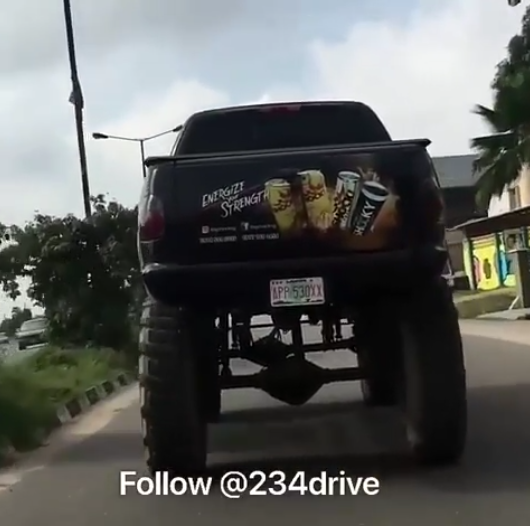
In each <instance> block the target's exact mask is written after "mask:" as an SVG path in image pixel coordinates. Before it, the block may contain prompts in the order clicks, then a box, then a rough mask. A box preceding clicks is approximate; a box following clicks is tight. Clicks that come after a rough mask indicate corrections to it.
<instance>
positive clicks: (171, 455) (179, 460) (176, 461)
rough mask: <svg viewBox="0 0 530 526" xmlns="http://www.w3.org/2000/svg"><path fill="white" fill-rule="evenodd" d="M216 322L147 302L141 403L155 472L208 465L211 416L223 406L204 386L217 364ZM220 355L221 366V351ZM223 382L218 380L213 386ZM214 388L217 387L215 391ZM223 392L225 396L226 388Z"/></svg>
mask: <svg viewBox="0 0 530 526" xmlns="http://www.w3.org/2000/svg"><path fill="white" fill-rule="evenodd" d="M210 321H211V324H210ZM213 321H214V320H211V319H210V318H209V317H204V316H200V314H198V313H194V312H193V313H192V312H189V311H187V310H186V309H174V308H168V307H165V306H162V305H160V304H158V303H154V302H152V301H148V302H146V304H145V305H144V312H143V315H142V328H141V331H140V364H139V369H140V371H139V372H140V404H141V418H142V433H143V442H144V447H145V450H146V455H147V465H148V468H149V470H150V472H151V473H152V474H154V473H156V472H159V471H168V472H170V473H172V474H174V475H181V474H195V473H200V472H201V471H203V470H204V469H205V468H206V456H207V421H208V417H209V416H210V415H209V413H210V412H211V411H214V410H215V408H216V407H217V405H216V403H215V400H214V401H213V402H212V400H211V399H210V398H209V397H206V396H205V392H204V391H201V389H202V387H203V386H204V385H205V384H206V382H207V380H209V379H208V378H205V377H206V376H207V375H208V373H209V372H211V370H212V369H213V367H212V366H211V365H210V364H208V358H209V357H211V356H212V355H214V352H213V349H211V348H208V347H207V346H208V344H209V343H211V342H210V338H211V339H212V341H215V331H214V324H213ZM214 349H215V350H216V348H215V347H214ZM215 360H216V361H215V364H216V365H217V355H216V354H215ZM205 364H206V365H207V366H206V367H203V365H205ZM208 366H209V367H208ZM217 376H218V375H217ZM218 385H219V382H218V381H216V382H215V383H214V386H213V387H215V386H218ZM213 390H214V389H213V388H212V386H211V387H210V393H212V391H213ZM217 396H218V397H219V399H220V391H219V392H218V393H217ZM214 398H215V397H214ZM206 401H208V403H206Z"/></svg>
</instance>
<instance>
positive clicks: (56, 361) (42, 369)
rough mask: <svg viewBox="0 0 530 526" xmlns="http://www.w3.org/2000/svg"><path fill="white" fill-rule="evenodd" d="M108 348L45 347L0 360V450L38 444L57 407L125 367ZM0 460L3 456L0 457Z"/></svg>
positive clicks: (20, 448) (47, 428)
mask: <svg viewBox="0 0 530 526" xmlns="http://www.w3.org/2000/svg"><path fill="white" fill-rule="evenodd" d="M122 364H123V358H122V357H120V356H119V355H118V354H117V353H115V352H113V351H110V350H94V349H93V350H87V349H77V350H71V351H65V350H63V349H58V348H46V349H43V350H40V351H38V352H37V353H35V354H34V355H33V356H31V357H29V358H28V359H27V360H24V361H22V362H17V363H15V364H14V365H10V364H3V363H1V362H0V414H1V415H2V418H1V419H0V449H1V446H2V445H4V444H6V443H9V444H11V445H13V446H14V447H15V448H16V449H18V450H23V449H27V448H31V447H34V446H37V445H39V441H40V440H41V438H42V437H43V436H44V435H45V434H46V432H48V431H50V430H51V428H52V427H53V425H54V423H55V410H56V407H57V406H58V405H59V404H63V403H66V402H67V401H69V400H71V399H73V398H74V397H76V396H79V395H81V394H82V393H84V392H85V391H86V390H87V389H89V388H90V387H93V386H94V385H96V384H98V383H101V382H103V381H105V380H108V379H109V378H110V377H112V376H113V375H115V374H118V373H119V372H121V371H123V370H124V369H123V367H122ZM0 460H1V459H0Z"/></svg>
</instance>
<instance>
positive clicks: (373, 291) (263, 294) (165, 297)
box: [142, 247, 447, 307]
mask: <svg viewBox="0 0 530 526" xmlns="http://www.w3.org/2000/svg"><path fill="white" fill-rule="evenodd" d="M446 262H447V252H446V251H445V250H443V249H442V248H439V247H426V248H425V247H424V248H422V249H420V250H401V251H395V252H385V253H361V254H359V253H357V254H351V255H346V256H337V257H330V258H312V259H288V260H272V261H255V262H250V263H249V262H243V263H239V262H238V263H219V264H205V265H196V266H187V265H186V266H184V265H175V264H159V263H151V264H147V265H146V266H145V267H144V269H143V271H142V275H143V279H144V282H145V285H146V287H147V289H148V291H149V293H150V294H151V296H153V298H154V299H156V300H157V301H160V302H163V303H166V304H170V305H177V304H180V305H205V304H207V305H209V306H212V307H213V306H216V307H218V306H219V307H220V306H223V307H224V306H232V307H242V306H249V307H250V306H256V307H266V306H267V305H269V281H270V280H271V279H284V278H303V277H316V276H321V277H323V278H324V282H325V287H326V297H327V298H328V300H329V301H330V302H333V303H336V304H341V303H346V304H348V303H350V304H351V301H352V297H353V296H354V297H355V298H357V299H359V300H360V299H361V298H362V297H363V296H365V295H366V296H371V297H373V296H374V295H377V294H385V295H386V294H399V293H403V292H405V291H408V290H411V289H412V288H416V287H421V286H422V284H423V283H424V282H425V281H426V280H429V279H432V278H433V277H434V276H441V275H442V274H443V271H444V268H445V264H446Z"/></svg>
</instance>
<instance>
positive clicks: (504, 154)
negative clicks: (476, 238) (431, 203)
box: [471, 35, 530, 206]
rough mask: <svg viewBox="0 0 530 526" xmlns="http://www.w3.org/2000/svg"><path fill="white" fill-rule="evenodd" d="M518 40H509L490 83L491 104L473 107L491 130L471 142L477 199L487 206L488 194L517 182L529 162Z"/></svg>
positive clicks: (527, 99) (529, 71)
mask: <svg viewBox="0 0 530 526" xmlns="http://www.w3.org/2000/svg"><path fill="white" fill-rule="evenodd" d="M521 40H522V37H520V36H519V35H518V36H516V37H514V38H513V39H512V41H511V42H510V46H509V52H510V58H509V59H507V60H505V61H504V62H502V63H501V64H499V66H498V69H497V75H496V78H495V80H494V82H493V84H492V88H493V90H494V103H493V107H492V108H487V107H485V106H481V105H477V106H476V107H475V109H474V113H475V114H477V115H479V116H480V117H481V118H482V120H483V121H484V123H485V124H486V126H487V127H488V128H489V130H490V131H491V135H488V136H485V137H477V138H475V139H473V140H472V141H471V147H472V148H473V149H474V150H475V151H476V152H477V155H478V156H477V159H476V160H475V162H474V171H475V174H477V175H478V180H477V202H478V203H479V204H480V205H482V206H488V204H489V201H490V199H491V197H492V196H500V195H502V193H503V192H504V190H505V189H506V188H507V187H509V186H510V185H511V184H512V183H514V182H515V181H517V179H518V178H519V175H520V174H521V170H522V168H523V167H526V166H527V165H530V65H529V61H528V58H527V57H528V55H526V56H525V57H524V58H520V57H522V49H521V46H522V42H521ZM524 47H525V48H526V49H528V48H527V47H526V45H525V46H524ZM517 55H518V57H517V58H518V60H514V59H515V58H516V56H517Z"/></svg>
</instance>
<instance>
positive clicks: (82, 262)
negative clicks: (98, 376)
mask: <svg viewBox="0 0 530 526" xmlns="http://www.w3.org/2000/svg"><path fill="white" fill-rule="evenodd" d="M92 202H93V208H94V213H93V215H92V217H90V218H89V219H88V220H86V219H79V218H77V217H75V216H73V215H68V216H66V217H53V216H49V215H42V214H37V215H36V216H35V217H34V219H33V221H31V222H30V223H28V224H27V225H26V226H24V227H23V228H19V227H10V228H9V229H6V227H1V229H2V231H3V232H4V233H5V232H6V231H7V230H9V231H10V232H11V234H10V235H11V239H10V241H11V243H10V244H8V245H7V246H5V248H4V249H3V250H1V251H0V280H1V282H2V286H3V289H4V291H6V292H7V293H8V295H10V296H11V297H12V298H15V297H17V296H18V295H19V294H20V291H19V287H18V282H17V278H20V277H27V278H29V280H30V286H29V289H28V296H29V297H30V298H31V299H32V300H33V301H34V302H35V303H36V304H37V305H39V306H41V307H42V308H43V309H44V311H45V315H46V317H47V318H48V320H49V323H50V336H51V339H52V341H56V342H58V343H61V344H67V343H68V344H74V345H86V344H94V345H98V346H107V347H113V348H117V349H119V348H123V347H124V346H126V345H127V344H128V343H129V342H130V337H131V316H133V315H134V314H136V312H137V302H138V296H139V294H138V291H139V290H141V285H140V276H139V271H138V257H137V251H136V229H137V211H136V209H128V208H126V207H124V206H122V205H120V204H119V203H117V202H113V201H111V202H106V200H105V199H104V197H103V196H98V197H96V198H93V199H92Z"/></svg>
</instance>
